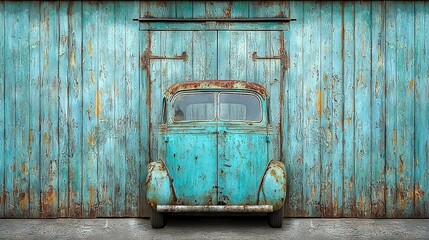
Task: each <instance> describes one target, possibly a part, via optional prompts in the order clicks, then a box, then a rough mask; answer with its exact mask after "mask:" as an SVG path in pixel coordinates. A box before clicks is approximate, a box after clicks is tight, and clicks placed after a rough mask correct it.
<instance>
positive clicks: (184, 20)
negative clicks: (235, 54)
mask: <svg viewBox="0 0 429 240" xmlns="http://www.w3.org/2000/svg"><path fill="white" fill-rule="evenodd" d="M133 21H139V22H148V23H153V22H155V23H156V22H162V23H201V22H203V23H204V22H221V23H222V22H230V23H235V22H241V23H247V22H253V23H258V22H290V21H296V19H295V18H289V17H273V18H135V19H133Z"/></svg>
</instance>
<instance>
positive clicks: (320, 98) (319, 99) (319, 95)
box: [317, 89, 323, 117]
mask: <svg viewBox="0 0 429 240" xmlns="http://www.w3.org/2000/svg"><path fill="white" fill-rule="evenodd" d="M322 105H323V94H322V90H321V89H317V113H318V115H319V117H321V116H322Z"/></svg>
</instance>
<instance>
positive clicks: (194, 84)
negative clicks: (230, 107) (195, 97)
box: [165, 80, 268, 98]
mask: <svg viewBox="0 0 429 240" xmlns="http://www.w3.org/2000/svg"><path fill="white" fill-rule="evenodd" d="M203 89H204V90H205V89H213V90H215V89H228V90H230V89H232V90H248V91H252V92H256V93H259V94H260V95H261V96H262V97H264V98H266V97H267V96H268V93H267V90H266V89H265V88H264V87H263V86H262V85H260V84H258V83H255V82H246V81H238V80H204V81H185V82H179V83H176V84H173V85H172V86H171V87H170V88H168V89H167V91H166V92H165V96H166V97H167V98H171V97H172V96H173V95H175V94H176V93H178V92H180V91H187V90H203Z"/></svg>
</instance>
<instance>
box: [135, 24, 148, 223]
mask: <svg viewBox="0 0 429 240" xmlns="http://www.w3.org/2000/svg"><path fill="white" fill-rule="evenodd" d="M138 46H139V56H141V55H143V54H144V52H145V51H147V49H149V50H150V48H151V46H150V34H149V33H148V32H143V33H141V34H139V45H138ZM140 64H142V63H141V62H140ZM139 69H140V71H139V72H138V78H137V79H138V80H139V96H144V97H139V99H140V101H139V109H140V111H139V116H138V118H139V123H140V125H139V126H140V128H139V129H140V131H139V135H138V136H139V141H138V144H139V145H138V147H139V154H140V166H141V167H140V174H139V175H140V180H139V196H140V197H139V213H138V214H139V217H148V216H150V208H149V206H148V204H147V203H146V186H145V183H146V166H147V165H148V164H149V161H150V154H149V152H150V151H149V144H150V128H149V126H150V124H149V120H150V98H149V96H150V94H149V93H150V91H151V84H150V69H151V68H150V67H149V68H148V67H147V66H146V69H144V66H143V65H139Z"/></svg>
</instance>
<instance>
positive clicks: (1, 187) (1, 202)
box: [0, 2, 6, 218]
mask: <svg viewBox="0 0 429 240" xmlns="http://www.w3.org/2000/svg"><path fill="white" fill-rule="evenodd" d="M5 12H6V11H5V3H4V2H1V3H0V35H1V36H6V34H5V27H4V26H5ZM5 41H6V37H4V38H3V39H2V40H0V80H1V81H0V134H1V135H2V136H5V132H6V126H5V125H6V123H5V112H6V110H5V102H6V98H5V85H6V81H5V64H6V63H5V60H4V59H5ZM5 143H6V138H4V137H3V138H2V139H1V140H0V159H1V162H0V218H3V217H4V210H5V173H6V171H5V165H6V162H5V157H6V156H5Z"/></svg>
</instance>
